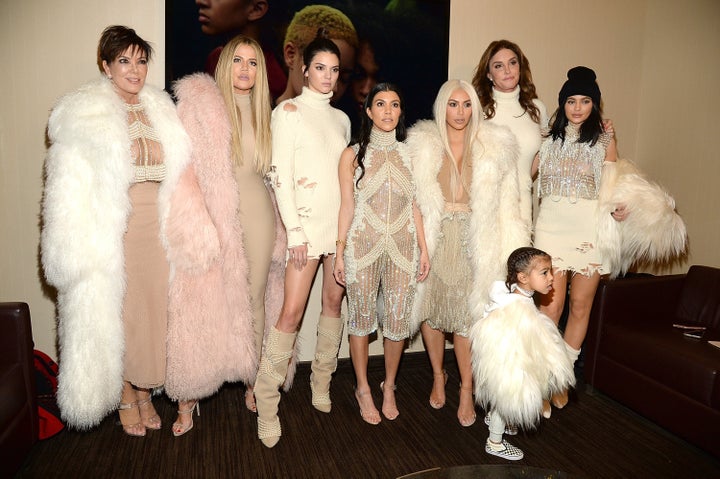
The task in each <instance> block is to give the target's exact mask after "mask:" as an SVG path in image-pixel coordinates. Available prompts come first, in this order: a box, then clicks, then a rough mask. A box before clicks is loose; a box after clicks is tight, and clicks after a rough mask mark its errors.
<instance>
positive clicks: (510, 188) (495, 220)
mask: <svg viewBox="0 0 720 479" xmlns="http://www.w3.org/2000/svg"><path fill="white" fill-rule="evenodd" d="M407 144H408V147H409V150H410V155H411V157H412V159H413V176H414V179H415V184H416V189H417V203H418V207H419V208H420V211H421V213H422V215H423V224H424V228H425V239H426V241H427V245H428V254H429V255H430V262H431V263H432V258H433V255H434V252H435V250H436V248H437V244H438V239H439V236H440V225H441V222H442V218H443V214H444V209H445V199H444V197H443V194H442V191H441V189H440V183H439V182H438V180H437V175H438V172H439V171H440V167H441V166H442V161H443V158H444V156H445V151H444V149H443V146H442V142H441V140H440V135H439V133H438V130H437V125H436V123H435V122H434V121H431V120H423V121H420V122H418V123H416V124H415V126H413V127H412V128H411V129H410V131H409V132H408V139H407ZM471 151H472V172H473V173H472V179H471V184H470V208H471V210H472V214H471V219H470V226H469V228H470V236H471V238H472V240H471V241H470V258H469V260H470V261H471V263H472V270H473V293H472V295H471V296H470V297H469V298H468V303H469V310H470V313H471V314H472V315H473V317H474V318H480V317H482V314H483V311H484V307H485V304H487V301H488V291H489V289H490V284H491V283H492V281H494V280H499V279H502V278H504V277H505V263H506V261H507V257H508V256H509V255H510V253H511V252H512V251H513V250H515V249H516V248H518V247H520V246H526V245H528V244H530V225H529V224H528V223H527V222H526V221H523V220H522V218H521V216H520V191H519V187H518V176H517V175H518V173H517V158H518V146H517V141H516V140H515V137H514V136H513V134H512V133H511V132H510V130H509V129H507V128H506V127H504V126H497V125H493V124H491V123H489V122H483V123H482V124H481V126H480V129H479V131H478V134H477V137H476V138H475V140H474V141H473V143H472V147H471ZM431 274H432V272H431ZM425 290H426V283H425V282H423V283H418V289H417V293H416V295H415V304H414V306H413V318H412V321H411V328H412V329H411V331H413V332H415V331H417V329H418V328H419V327H420V323H421V322H422V321H423V320H424V319H426V318H421V317H420V309H421V305H422V298H423V296H424V294H425Z"/></svg>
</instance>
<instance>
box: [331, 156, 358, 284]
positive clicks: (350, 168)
mask: <svg viewBox="0 0 720 479" xmlns="http://www.w3.org/2000/svg"><path fill="white" fill-rule="evenodd" d="M354 179H355V151H354V150H353V149H352V148H350V147H348V148H345V150H344V151H343V152H342V156H340V164H339V165H338V180H339V181H340V212H339V214H338V237H337V239H338V240H337V249H336V252H335V267H334V268H333V275H334V276H335V281H337V282H338V283H339V284H342V285H343V286H345V259H344V258H343V253H344V251H345V244H346V243H345V242H346V241H347V234H348V231H349V230H350V224H351V223H352V220H353V216H354V214H355V195H354V192H355V185H354Z"/></svg>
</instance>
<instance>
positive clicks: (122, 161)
mask: <svg viewBox="0 0 720 479" xmlns="http://www.w3.org/2000/svg"><path fill="white" fill-rule="evenodd" d="M140 101H141V102H142V104H143V105H144V106H145V111H146V113H147V115H148V117H149V119H150V122H151V123H152V125H153V127H154V128H155V131H156V132H157V134H158V136H159V138H160V143H161V144H162V147H163V151H164V154H165V160H164V161H165V165H166V167H167V176H166V179H165V180H164V181H163V182H162V185H161V186H160V191H159V196H158V209H159V217H160V232H161V237H162V240H163V244H165V245H166V244H167V242H166V238H165V235H166V231H167V223H168V220H170V219H171V217H170V216H169V215H170V214H171V213H170V208H169V204H170V201H169V198H170V195H171V193H172V191H173V190H174V188H175V186H176V185H177V183H178V178H179V175H180V172H181V171H182V170H183V169H184V167H185V165H186V163H187V161H188V158H189V141H188V138H187V135H186V134H185V131H184V130H183V128H182V125H181V124H180V121H179V120H178V117H177V114H176V111H175V106H174V105H173V103H172V101H171V100H170V97H169V96H168V95H167V94H166V93H164V92H163V91H161V90H159V89H157V88H154V87H152V86H150V85H145V87H144V88H143V90H142V91H141V93H140ZM48 136H49V138H50V142H51V146H50V148H49V150H48V155H47V160H46V163H45V174H46V182H45V193H44V198H43V211H42V217H43V218H42V219H43V229H42V234H41V238H40V242H41V256H42V264H43V268H44V271H45V276H46V278H47V281H48V283H50V284H51V285H53V286H55V287H56V288H57V290H58V302H57V311H58V340H59V346H60V360H59V366H60V374H59V384H58V392H57V399H58V405H59V406H60V411H61V414H62V418H63V420H64V421H65V423H66V424H68V426H70V427H74V428H78V429H87V428H90V427H92V426H95V425H96V424H98V423H99V422H100V421H101V420H102V419H103V417H105V415H107V414H108V413H109V412H111V411H112V410H114V409H115V408H116V407H117V404H118V403H119V402H120V395H121V392H122V382H123V354H124V350H125V342H124V332H123V324H122V302H123V297H124V294H125V267H124V252H123V237H124V233H125V229H126V227H127V221H128V215H129V214H130V209H131V205H130V199H129V195H128V189H129V187H130V185H131V182H132V180H133V178H134V169H133V162H132V158H131V155H130V137H129V133H128V126H127V111H126V109H125V105H124V103H123V101H122V100H121V99H120V97H119V96H118V95H117V94H116V93H115V91H114V89H113V86H112V83H111V82H110V81H109V80H107V79H106V78H104V77H103V78H101V79H98V80H96V81H93V82H90V83H88V84H86V85H84V86H82V87H80V88H79V89H78V90H76V91H74V92H72V93H69V94H68V95H66V96H64V97H62V98H61V99H60V100H59V101H58V102H57V104H56V105H55V108H54V109H53V111H52V113H51V115H50V120H49V122H48Z"/></svg>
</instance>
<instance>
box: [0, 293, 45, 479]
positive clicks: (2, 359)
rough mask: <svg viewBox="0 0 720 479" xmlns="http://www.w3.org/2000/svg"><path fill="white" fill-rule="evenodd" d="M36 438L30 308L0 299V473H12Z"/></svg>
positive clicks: (6, 474) (7, 474)
mask: <svg viewBox="0 0 720 479" xmlns="http://www.w3.org/2000/svg"><path fill="white" fill-rule="evenodd" d="M37 438H38V412H37V399H36V395H35V368H34V361H33V340H32V328H31V324H30V308H29V307H28V305H27V304H25V303H0V477H12V475H13V474H14V473H15V472H16V471H17V470H18V468H19V467H20V466H21V465H22V463H23V461H24V460H25V457H26V456H27V453H28V452H29V451H30V449H31V448H32V446H33V444H35V442H36V441H37Z"/></svg>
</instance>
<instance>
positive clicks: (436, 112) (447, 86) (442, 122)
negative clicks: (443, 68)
mask: <svg viewBox="0 0 720 479" xmlns="http://www.w3.org/2000/svg"><path fill="white" fill-rule="evenodd" d="M457 89H461V90H464V91H465V93H467V94H468V97H469V98H470V104H471V106H472V116H470V122H469V123H468V125H467V126H466V127H465V139H464V145H463V161H464V162H465V161H471V151H470V150H471V149H472V144H473V142H474V140H475V138H476V136H477V133H478V129H479V128H480V123H481V122H482V117H483V115H482V107H481V106H480V99H479V98H478V95H477V93H476V92H475V89H474V88H473V87H472V85H471V84H470V83H468V82H466V81H464V80H448V81H446V82H445V83H443V85H442V86H441V87H440V90H439V91H438V94H437V97H436V98H435V103H434V104H433V116H434V119H435V125H437V129H438V133H439V134H440V140H441V141H442V144H443V149H444V150H445V155H446V156H447V158H448V160H450V161H451V163H452V165H453V168H452V169H451V170H450V171H451V174H450V187H451V189H452V191H453V192H454V191H455V189H456V185H457V184H458V182H459V181H461V178H460V171H459V170H458V168H457V164H456V163H455V161H454V156H453V153H452V149H451V148H450V142H449V140H448V133H447V130H448V125H447V123H446V119H447V103H448V100H449V99H450V96H451V95H452V94H453V92H454V91H455V90H457Z"/></svg>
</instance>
